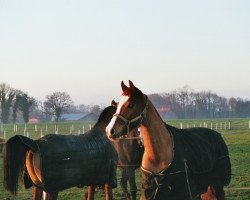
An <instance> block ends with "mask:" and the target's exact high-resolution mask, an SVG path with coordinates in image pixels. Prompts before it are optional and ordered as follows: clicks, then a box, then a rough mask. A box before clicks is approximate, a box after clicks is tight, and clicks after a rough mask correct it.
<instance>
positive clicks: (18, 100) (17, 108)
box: [12, 90, 23, 124]
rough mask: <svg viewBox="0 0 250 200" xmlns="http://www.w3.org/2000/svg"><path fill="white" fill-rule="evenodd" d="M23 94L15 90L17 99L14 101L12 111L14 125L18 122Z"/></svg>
mask: <svg viewBox="0 0 250 200" xmlns="http://www.w3.org/2000/svg"><path fill="white" fill-rule="evenodd" d="M21 94H23V92H22V91H20V90H15V99H14V103H13V109H12V122H13V124H14V123H16V120H17V113H18V110H19V104H20V100H21Z"/></svg>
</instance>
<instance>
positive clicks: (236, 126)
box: [0, 119, 250, 200]
mask: <svg viewBox="0 0 250 200" xmlns="http://www.w3.org/2000/svg"><path fill="white" fill-rule="evenodd" d="M226 121H227V122H229V121H230V123H231V129H230V130H228V129H226V130H224V126H223V125H222V126H223V129H219V128H218V127H219V126H218V125H217V128H218V131H219V132H221V133H222V136H223V138H224V139H225V141H226V143H227V145H228V149H229V154H230V159H231V163H232V179H231V183H230V185H229V186H227V187H225V192H226V199H227V200H248V199H250V129H249V128H248V122H249V119H220V120H215V119H211V120H171V121H169V122H168V123H169V124H171V125H174V126H176V127H180V123H182V124H183V128H185V127H186V125H187V124H189V125H188V126H189V127H192V126H193V124H195V126H196V127H199V126H200V124H202V125H204V122H205V123H207V124H208V127H209V128H210V125H211V123H213V128H215V124H216V123H217V124H220V123H222V124H223V123H225V122H226ZM89 124H91V125H92V126H93V124H94V122H84V123H83V122H81V123H74V130H73V131H72V133H73V134H78V132H79V130H81V132H82V127H83V125H84V127H85V131H87V130H89ZM46 125H47V132H46V131H45V129H46ZM58 127H59V131H58V132H59V133H63V134H68V133H69V131H70V127H72V123H59V124H58ZM24 128H25V126H24V125H23V124H18V131H17V132H14V126H13V125H4V126H3V129H4V130H5V132H6V137H7V138H10V137H12V136H14V135H15V134H22V135H23V132H24ZM41 128H42V129H43V134H44V135H45V134H48V133H54V132H55V124H53V123H49V124H37V131H35V125H30V124H29V125H27V131H28V132H29V135H30V137H31V138H33V139H37V138H39V137H40V134H41ZM0 137H3V132H0ZM117 174H118V183H119V180H120V171H119V170H118V171H117ZM136 176H137V183H138V184H137V187H138V190H140V170H139V169H138V170H137V171H136ZM2 180H3V173H2V154H0V199H1V200H2V199H3V200H7V199H8V200H32V189H29V190H25V189H23V187H22V185H20V186H19V190H18V195H17V196H16V197H15V196H13V195H11V194H10V193H9V192H8V191H6V190H5V189H4V188H3V181H2ZM85 191H86V189H85ZM113 193H114V197H115V199H122V192H121V188H120V186H118V188H116V189H114V190H113ZM139 193H140V191H139V192H138V199H139ZM82 196H83V190H82V189H80V188H71V189H67V190H64V191H62V192H60V193H59V198H58V199H59V200H69V199H73V200H74V199H82ZM96 199H97V200H102V199H105V196H104V191H103V190H101V189H99V190H98V191H97V192H96Z"/></svg>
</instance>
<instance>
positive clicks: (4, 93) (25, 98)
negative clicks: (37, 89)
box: [0, 83, 101, 124]
mask: <svg viewBox="0 0 250 200" xmlns="http://www.w3.org/2000/svg"><path fill="white" fill-rule="evenodd" d="M66 112H74V113H77V112H92V113H94V114H96V115H99V114H100V112H101V108H100V106H99V105H93V106H85V105H79V106H74V103H73V101H72V99H71V97H70V95H69V94H68V93H66V92H53V93H51V94H49V95H47V96H46V100H45V101H44V102H41V101H38V100H36V99H35V98H34V97H31V96H29V95H28V93H27V92H23V91H21V90H19V89H14V88H12V87H11V86H9V85H8V84H6V83H1V84H0V114H1V115H0V121H1V123H3V124H7V123H16V122H17V121H20V118H22V121H23V122H24V123H28V122H29V119H30V115H33V116H36V117H38V118H39V119H40V120H42V121H50V120H51V118H52V117H54V119H55V121H59V120H60V118H61V116H62V114H63V113H66Z"/></svg>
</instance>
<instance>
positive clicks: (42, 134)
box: [41, 128, 43, 137]
mask: <svg viewBox="0 0 250 200" xmlns="http://www.w3.org/2000/svg"><path fill="white" fill-rule="evenodd" d="M41 137H43V129H42V128H41Z"/></svg>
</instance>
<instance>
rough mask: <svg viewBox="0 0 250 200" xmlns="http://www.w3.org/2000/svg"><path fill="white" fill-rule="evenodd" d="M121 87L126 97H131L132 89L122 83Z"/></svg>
mask: <svg viewBox="0 0 250 200" xmlns="http://www.w3.org/2000/svg"><path fill="white" fill-rule="evenodd" d="M121 86H122V92H123V94H124V95H126V96H130V93H131V92H130V89H129V88H128V87H127V86H126V85H125V84H124V82H123V81H122V82H121Z"/></svg>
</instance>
